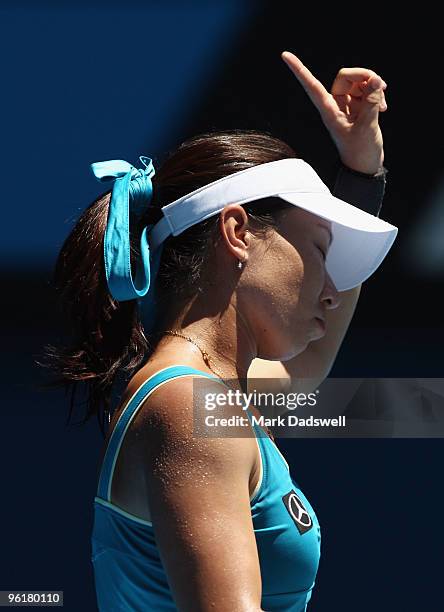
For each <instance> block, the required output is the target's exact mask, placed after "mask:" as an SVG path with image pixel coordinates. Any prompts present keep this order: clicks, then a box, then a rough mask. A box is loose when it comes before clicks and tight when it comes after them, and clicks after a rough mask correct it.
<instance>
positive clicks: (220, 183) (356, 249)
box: [148, 158, 398, 291]
mask: <svg viewBox="0 0 444 612" xmlns="http://www.w3.org/2000/svg"><path fill="white" fill-rule="evenodd" d="M267 197H278V198H281V199H283V200H285V201H286V202H289V203H290V204H294V205H295V206H299V207H300V208H303V209H304V210H307V211H309V212H311V213H313V214H315V215H317V216H319V217H321V218H323V219H327V220H328V221H331V231H332V236H333V240H332V243H331V245H330V248H329V251H328V254H327V259H326V269H327V272H328V274H329V275H330V277H331V279H332V281H333V283H334V284H335V286H336V289H337V290H338V291H346V290H347V289H352V288H353V287H356V286H357V285H360V284H361V283H362V282H364V281H365V280H366V279H367V278H369V276H371V275H372V274H373V272H374V271H375V270H376V269H377V268H378V267H379V265H380V264H381V262H382V260H383V259H384V257H385V256H386V255H387V253H388V251H389V250H390V247H391V246H392V244H393V242H394V240H395V238H396V234H397V233H398V228H397V227H395V226H394V225H391V224H390V223H387V222H386V221H383V220H382V219H379V218H378V217H375V216H373V215H370V214H369V213H367V212H365V211H363V210H361V209H360V208H357V207H356V206H352V205H351V204H349V203H348V202H344V200H340V199H339V198H336V197H335V196H333V195H332V194H331V192H330V190H329V188H328V187H327V185H325V183H324V182H323V181H322V180H321V178H320V177H319V175H318V174H317V173H316V172H315V170H314V169H313V168H312V167H311V166H310V165H309V164H308V163H307V162H305V161H304V160H302V159H296V158H287V159H281V160H278V161H273V162H268V163H265V164H259V165H257V166H253V167H252V168H247V169H246V170H241V171H240V172H235V173H234V174H230V175H229V176H225V177H223V178H221V179H219V180H217V181H213V182H212V183H209V184H208V185H204V186H203V187H200V188H199V189H196V190H195V191H192V192H191V193H188V194H186V195H184V196H183V197H181V198H179V199H178V200H175V201H174V202H171V204H167V205H166V206H164V207H163V208H162V209H161V210H162V212H163V215H164V216H163V218H162V219H161V220H160V221H158V222H157V223H156V225H155V226H154V227H153V228H152V229H151V231H150V232H149V234H148V241H149V245H150V249H151V250H153V251H154V250H155V249H156V248H157V247H158V246H159V245H160V244H161V243H162V242H163V241H164V240H165V239H166V238H167V237H168V236H170V235H173V236H178V235H179V234H181V233H182V232H183V231H185V230H186V229H188V228H189V227H191V226H192V225H195V224H196V223H199V222H200V221H203V220H204V219H207V218H208V217H212V216H213V215H216V214H217V213H219V212H221V210H222V209H223V208H224V207H225V206H227V204H234V203H236V204H240V205H242V204H246V203H247V202H252V201H253V200H259V199H262V198H267Z"/></svg>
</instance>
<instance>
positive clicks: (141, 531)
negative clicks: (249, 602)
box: [91, 365, 321, 612]
mask: <svg viewBox="0 0 444 612" xmlns="http://www.w3.org/2000/svg"><path fill="white" fill-rule="evenodd" d="M190 375H194V376H196V375H200V376H208V377H209V378H216V377H214V376H211V375H210V374H208V373H206V372H202V371H201V370H196V369H195V368H191V367H188V366H182V365H176V366H170V367H167V368H164V369H162V370H160V371H159V372H157V373H156V374H154V375H153V376H151V377H150V378H148V379H147V380H146V381H145V382H144V383H143V384H142V385H141V387H140V388H139V389H138V391H137V392H136V393H135V394H134V395H133V397H132V398H131V399H130V401H129V402H128V404H127V406H126V407H125V408H124V410H123V411H122V413H121V415H120V417H119V420H118V422H117V424H116V426H115V428H114V430H113V432H112V434H111V437H110V439H109V442H108V446H107V449H106V452H105V456H104V459H103V462H102V467H101V471H100V476H99V484H98V489H97V496H96V497H95V498H94V524H93V529H92V534H91V544H92V556H91V560H92V564H93V570H94V581H95V590H96V596H97V604H98V609H99V610H100V611H104V612H117V611H119V612H124V611H125V612H149V611H152V612H173V611H174V612H177V607H176V605H175V603H174V599H173V597H172V594H171V590H170V588H169V585H168V578H167V575H166V573H165V571H164V569H163V565H162V562H161V560H160V556H159V551H158V549H157V546H156V538H155V535H154V531H153V525H152V523H150V522H149V521H145V520H142V519H141V518H138V517H137V516H134V515H132V514H129V513H128V512H126V511H125V510H123V509H122V508H119V507H118V506H116V505H114V504H112V503H111V502H110V493H111V481H112V475H113V471H114V467H115V465H116V460H117V456H118V453H119V449H120V446H121V444H122V440H123V438H124V435H125V432H126V430H127V429H128V427H129V425H130V422H131V420H132V419H133V418H134V417H135V415H136V414H137V412H138V410H139V408H140V407H141V405H142V402H143V401H144V400H145V398H146V397H147V395H148V394H150V393H151V392H152V391H153V390H154V389H155V388H156V387H157V386H158V385H159V384H161V383H162V382H164V381H165V380H168V379H172V378H176V377H179V376H190ZM217 380H220V379H217ZM248 417H249V418H250V415H248ZM250 421H251V418H250ZM253 428H254V430H255V433H256V440H257V443H258V446H259V449H260V454H261V463H262V466H261V475H260V477H259V482H258V484H257V486H256V490H255V491H254V492H253V496H252V497H251V500H250V506H251V516H252V519H253V527H254V533H255V537H256V544H257V549H258V555H259V562H260V569H261V577H262V601H261V606H262V609H263V610H266V611H267V612H272V611H273V612H274V611H279V612H303V611H304V610H306V609H307V603H308V602H309V600H310V598H311V592H312V588H313V586H314V582H315V578H316V573H317V569H318V565H319V558H320V542H321V535H320V528H319V523H318V521H317V518H316V515H315V513H314V511H313V509H312V507H311V505H310V504H309V502H308V500H307V499H306V497H305V496H304V494H303V493H302V491H301V490H300V488H299V487H298V485H297V484H296V482H295V481H294V480H293V478H292V477H291V475H290V469H289V466H288V463H287V461H286V460H285V458H284V456H283V455H282V454H281V452H280V451H279V449H278V448H277V446H276V444H275V443H274V442H273V441H272V440H271V438H270V437H269V436H268V435H266V434H265V432H264V430H262V428H261V427H260V426H259V425H258V424H257V423H253ZM215 557H217V551H215Z"/></svg>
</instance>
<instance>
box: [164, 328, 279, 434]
mask: <svg viewBox="0 0 444 612" xmlns="http://www.w3.org/2000/svg"><path fill="white" fill-rule="evenodd" d="M162 333H163V334H168V335H170V336H178V337H179V338H184V339H185V340H188V341H189V342H192V343H193V344H194V346H196V347H197V348H198V349H199V351H200V352H201V354H202V358H203V360H204V361H205V364H206V365H207V366H208V367H209V368H210V370H211V371H212V372H213V373H214V374H216V376H217V377H218V378H221V379H222V380H226V378H224V376H222V375H221V373H220V372H216V370H215V369H214V368H213V366H212V365H211V363H210V356H209V354H208V353H207V351H204V350H203V349H201V348H200V346H199V345H198V344H197V342H195V341H194V340H193V339H192V338H190V337H189V336H185V335H184V334H181V333H179V332H177V331H176V330H174V329H167V330H164V331H162V332H159V334H162ZM226 384H227V386H228V387H231V389H233V390H234V391H239V389H237V387H234V386H233V385H231V384H230V383H229V382H227V383H226ZM264 429H265V431H266V432H267V434H268V435H269V436H270V438H271V439H272V440H273V442H274V436H273V434H272V433H271V431H270V430H269V429H268V427H267V426H266V425H264Z"/></svg>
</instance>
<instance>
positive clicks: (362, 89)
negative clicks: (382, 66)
mask: <svg viewBox="0 0 444 612" xmlns="http://www.w3.org/2000/svg"><path fill="white" fill-rule="evenodd" d="M281 58H282V59H283V60H284V62H285V63H286V64H287V66H288V67H289V68H290V70H291V71H292V72H293V74H294V75H295V76H296V77H297V78H298V80H299V82H300V83H301V85H302V87H303V88H304V89H305V91H306V92H307V94H308V96H309V98H310V99H311V101H312V102H313V104H314V105H315V106H316V108H317V109H318V111H319V113H320V115H321V118H322V121H323V122H324V125H325V127H326V128H327V129H328V131H329V132H330V135H331V137H332V139H333V141H334V143H335V145H336V147H337V149H338V152H339V155H340V158H341V160H342V162H343V163H344V164H346V165H347V166H348V167H350V168H352V169H354V170H357V171H359V172H364V173H366V174H375V173H376V172H378V170H380V169H381V168H382V165H383V162H384V148H383V139H382V133H381V128H380V126H379V113H380V112H385V111H386V110H387V103H386V100H385V95H384V90H385V89H386V87H387V84H386V83H385V81H384V80H383V79H382V78H381V77H380V76H379V75H378V74H376V72H374V71H373V70H370V69H368V68H341V69H340V70H339V72H338V74H337V75H336V78H335V80H334V81H333V85H332V87H331V93H329V92H328V91H327V90H326V89H325V87H324V86H323V85H322V83H321V82H320V81H319V80H318V79H317V78H316V77H315V76H314V75H313V74H312V73H311V72H310V70H309V69H308V68H307V67H306V66H304V64H303V63H302V62H301V60H300V59H299V58H298V57H297V56H296V55H294V54H293V53H290V52H289V51H284V52H283V53H282V54H281Z"/></svg>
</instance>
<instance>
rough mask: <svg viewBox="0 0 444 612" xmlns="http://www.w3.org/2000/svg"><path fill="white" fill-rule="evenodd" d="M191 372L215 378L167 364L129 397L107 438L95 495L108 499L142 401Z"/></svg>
mask: <svg viewBox="0 0 444 612" xmlns="http://www.w3.org/2000/svg"><path fill="white" fill-rule="evenodd" d="M191 374H197V375H200V376H207V377H208V378H215V379H217V380H219V379H218V378H217V376H213V375H212V374H208V372H203V371H202V370H198V369H196V368H192V367H191V366H184V365H173V366H168V367H166V368H164V369H162V370H159V372H156V373H155V374H153V375H152V376H150V377H149V378H147V380H145V381H144V382H143V383H142V385H141V386H140V387H139V389H138V390H137V391H136V392H135V393H134V395H133V396H132V397H131V399H130V400H129V402H128V403H127V405H126V406H125V407H124V409H123V410H122V413H121V414H120V416H119V419H118V421H117V423H116V425H115V427H114V429H113V432H112V434H111V436H110V438H109V441H108V445H107V448H106V451H105V456H104V458H103V462H102V467H101V470H100V477H99V484H98V487H97V497H100V498H101V499H104V500H106V501H110V496H111V481H112V476H113V472H114V468H115V464H116V461H117V456H118V454H119V450H120V447H121V445H122V442H123V438H124V436H125V433H126V431H127V429H128V427H129V425H130V423H131V421H132V420H133V418H134V417H135V415H136V414H137V412H138V409H139V408H140V407H141V405H142V403H143V401H144V400H145V399H146V398H147V397H148V395H149V394H150V393H152V392H153V391H154V389H156V388H157V387H158V386H159V385H161V384H162V383H164V382H165V381H167V380H169V379H173V378H179V377H181V376H189V375H191Z"/></svg>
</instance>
